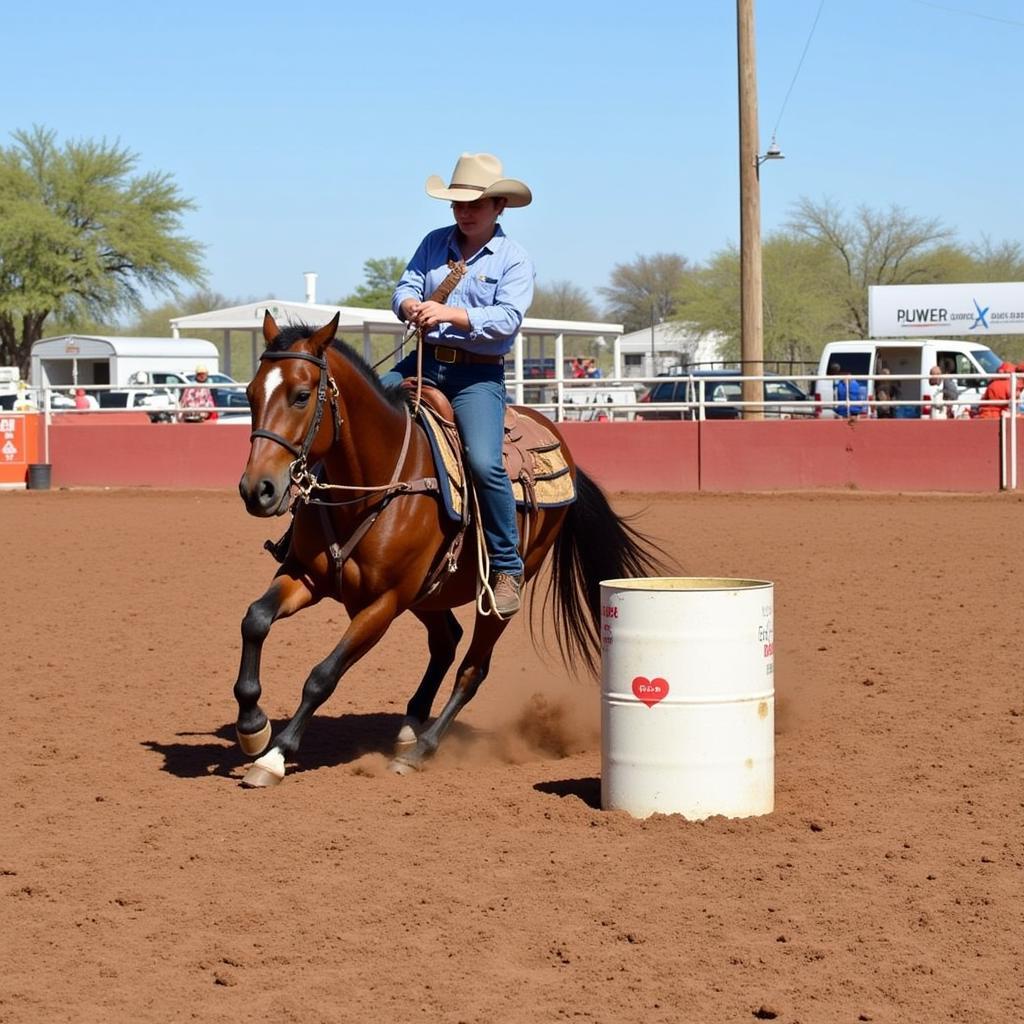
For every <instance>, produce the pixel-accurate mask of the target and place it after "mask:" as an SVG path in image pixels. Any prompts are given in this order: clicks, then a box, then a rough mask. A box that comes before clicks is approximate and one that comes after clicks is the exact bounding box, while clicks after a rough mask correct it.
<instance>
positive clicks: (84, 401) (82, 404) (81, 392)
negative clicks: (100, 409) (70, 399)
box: [75, 388, 90, 409]
mask: <svg viewBox="0 0 1024 1024" xmlns="http://www.w3.org/2000/svg"><path fill="white" fill-rule="evenodd" d="M75 408H76V409H88V408H90V406H89V398H88V396H87V395H86V393H85V388H76V389H75Z"/></svg>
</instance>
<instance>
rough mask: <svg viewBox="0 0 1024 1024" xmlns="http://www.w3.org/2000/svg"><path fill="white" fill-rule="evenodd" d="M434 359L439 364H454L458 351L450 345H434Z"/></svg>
mask: <svg viewBox="0 0 1024 1024" xmlns="http://www.w3.org/2000/svg"><path fill="white" fill-rule="evenodd" d="M434 358H435V359H436V360H437V361H438V362H439V363H454V362H455V360H456V359H458V358H459V350H458V349H456V348H452V346H451V345H435V346H434Z"/></svg>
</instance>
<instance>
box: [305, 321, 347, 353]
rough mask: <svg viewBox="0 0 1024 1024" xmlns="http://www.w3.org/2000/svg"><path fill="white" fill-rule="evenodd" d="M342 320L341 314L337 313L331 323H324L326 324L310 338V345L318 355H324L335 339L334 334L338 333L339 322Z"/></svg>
mask: <svg viewBox="0 0 1024 1024" xmlns="http://www.w3.org/2000/svg"><path fill="white" fill-rule="evenodd" d="M340 320H341V314H340V313H335V314H334V319H333V320H332V321H331V322H330V323H329V324H324V326H323V327H321V328H320V330H319V331H317V332H316V334H314V335H313V336H312V337H311V338H310V339H309V344H310V347H311V348H312V349H313V351H314V352H315V353H316V354H317V355H318V356H322V355H323V354H324V352H325V351H326V350H327V346H328V345H330V343H331V342H332V341H334V336H335V334H337V333H338V323H339V322H340Z"/></svg>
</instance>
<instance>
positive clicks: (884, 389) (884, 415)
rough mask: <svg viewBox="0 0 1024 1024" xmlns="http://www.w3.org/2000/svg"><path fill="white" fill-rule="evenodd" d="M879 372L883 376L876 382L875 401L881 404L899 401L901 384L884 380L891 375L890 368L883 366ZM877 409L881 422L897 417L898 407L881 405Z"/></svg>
mask: <svg viewBox="0 0 1024 1024" xmlns="http://www.w3.org/2000/svg"><path fill="white" fill-rule="evenodd" d="M878 372H879V374H880V375H881V376H880V377H879V379H878V380H876V381H875V401H876V402H881V403H884V402H896V401H898V400H899V397H900V386H899V383H898V382H897V381H894V380H888V379H884V378H887V377H888V375H889V367H887V366H881V367H879V370H878ZM877 409H878V414H877V415H878V418H879V419H880V420H891V419H892V418H893V417H894V416H895V415H896V407H895V406H892V405H879V406H878V407H877Z"/></svg>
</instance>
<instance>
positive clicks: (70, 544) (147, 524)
mask: <svg viewBox="0 0 1024 1024" xmlns="http://www.w3.org/2000/svg"><path fill="white" fill-rule="evenodd" d="M614 503H615V505H616V507H617V508H618V510H619V511H623V512H632V511H636V510H638V509H640V508H642V507H646V508H647V512H646V514H645V516H644V518H643V526H644V529H646V530H647V531H649V532H650V533H652V534H654V535H655V536H658V537H660V538H661V539H662V540H663V541H664V543H665V544H666V546H667V547H668V549H669V550H670V551H671V553H672V554H673V555H674V556H675V557H676V558H677V559H678V560H679V562H680V565H681V570H682V572H683V573H684V574H686V575H700V576H742V577H755V578H757V577H759V578H764V579H769V580H774V581H775V583H776V593H775V607H776V617H775V623H776V687H777V690H776V693H777V735H776V762H777V763H776V810H775V813H774V814H772V815H768V816H765V817H762V818H751V819H746V820H739V821H730V820H725V819H722V818H712V819H710V820H708V821H705V822H702V823H693V822H687V821H685V820H683V819H682V818H680V817H678V816H659V817H654V818H651V819H649V820H647V821H636V820H633V819H632V818H630V817H628V816H627V815H625V814H624V813H621V812H615V813H607V812H602V811H601V810H600V809H599V807H598V804H599V783H598V776H599V774H600V744H599V737H598V722H599V688H598V686H597V685H596V684H594V683H587V682H579V681H577V682H573V681H571V680H570V679H568V678H567V677H566V673H565V671H564V670H563V669H562V667H561V666H560V665H559V663H558V662H557V661H556V660H555V659H554V658H548V659H544V658H542V657H540V656H538V655H537V654H535V653H534V649H533V647H532V646H531V644H530V643H529V641H528V634H527V632H526V629H525V622H524V621H522V619H520V620H518V621H516V622H514V624H513V626H512V627H511V628H510V630H509V632H508V633H507V634H506V636H505V638H504V640H503V641H502V642H501V644H499V646H498V649H497V652H496V655H495V661H494V666H493V670H492V672H491V676H490V677H489V679H488V680H487V682H486V684H485V686H484V688H483V690H482V691H481V693H480V695H479V696H478V697H477V699H476V701H475V702H474V703H473V704H471V705H470V707H469V708H468V709H467V711H466V713H465V716H464V720H463V721H462V722H461V723H460V725H459V727H457V730H456V734H455V735H454V736H453V737H452V739H453V742H452V743H450V745H449V747H448V749H446V750H444V751H443V752H442V754H441V755H440V756H439V757H438V759H437V760H436V761H435V762H433V763H432V765H431V766H430V768H429V770H427V771H426V772H423V773H422V774H419V775H416V776H413V777H406V778H399V777H395V776H393V775H391V774H388V773H387V772H386V771H385V764H386V761H387V754H388V752H389V744H390V740H391V738H392V737H393V735H394V734H395V732H396V730H397V727H398V723H399V721H400V716H401V713H402V710H403V709H404V704H405V701H406V699H407V698H408V696H409V694H410V693H411V692H412V690H413V688H414V686H415V683H416V682H417V681H418V678H419V673H420V671H421V668H422V665H423V663H424V659H425V651H424V645H423V638H424V631H423V629H422V627H420V626H419V624H418V623H417V622H416V621H415V620H413V619H411V618H409V617H406V618H404V619H402V620H400V621H399V622H398V623H397V624H396V626H395V628H394V629H393V630H392V632H391V633H390V634H389V635H388V636H387V637H386V638H385V641H384V642H383V643H382V644H381V645H380V646H379V647H378V648H377V649H376V650H375V651H374V652H372V653H371V654H370V655H369V656H368V657H367V658H366V659H365V661H364V662H363V663H362V664H360V665H359V666H357V668H356V669H355V670H354V671H353V672H352V673H351V674H350V675H349V676H348V677H346V678H345V679H343V680H342V683H341V686H340V687H339V690H338V692H337V693H336V694H335V696H334V697H333V699H332V700H331V701H330V702H329V703H328V704H327V705H326V706H325V708H324V713H322V714H321V715H320V716H319V717H318V718H317V719H316V720H315V721H314V723H313V724H312V725H311V727H310V729H309V731H308V732H307V734H306V741H305V744H304V746H303V749H302V751H301V754H300V759H299V762H298V763H297V764H295V765H294V766H292V767H291V769H290V770H289V774H288V777H287V778H286V779H285V781H284V783H283V784H282V785H281V786H279V787H277V788H276V789H272V790H257V791H249V790H244V789H242V788H241V787H240V786H239V784H238V779H239V778H240V776H241V774H242V772H243V764H244V762H243V759H242V757H241V755H240V753H239V751H238V750H237V748H236V747H235V746H234V744H233V722H234V714H235V706H234V702H233V698H232V694H231V686H232V683H233V681H234V676H235V671H236V667H237V664H236V663H237V657H238V651H239V636H238V630H239V621H240V619H241V616H242V614H243V612H244V610H245V607H246V606H247V604H248V603H249V601H250V600H252V599H253V598H255V597H256V596H257V595H258V594H259V593H261V592H262V590H263V588H264V586H265V584H266V582H267V581H268V580H269V578H270V576H271V573H272V562H271V560H270V559H269V556H267V555H266V554H264V553H262V552H261V550H260V545H261V544H262V541H263V540H264V538H265V537H267V536H269V535H270V534H271V532H273V533H274V534H275V535H276V532H277V531H278V530H279V528H280V526H281V524H280V523H279V522H274V523H272V524H269V526H268V524H266V523H263V522H258V521H255V520H251V519H249V518H248V517H247V516H246V515H245V513H244V512H243V509H242V507H241V504H240V503H239V501H238V499H237V497H235V496H233V495H231V494H227V493H212V492H204V493H180V492H179V493H153V492H149V493H132V492H109V493H102V492H55V493H40V492H31V493H14V494H2V495H0V517H2V522H3V537H4V543H5V560H4V567H5V572H4V631H3V637H4V677H5V678H4V686H3V690H2V692H3V697H4V703H3V717H4V719H5V725H6V728H5V730H4V732H5V737H4V742H3V745H2V747H0V772H2V775H0V777H2V779H3V783H2V787H0V794H2V797H0V801H2V802H0V814H2V820H3V828H2V830H0V935H2V942H0V1021H3V1022H4V1024H22V1022H48V1024H50V1022H62V1021H68V1022H76V1024H81V1022H90V1021H118V1022H120V1021H132V1022H135V1021H147V1022H148V1021H152V1022H166V1021H186V1020H199V1021H204V1022H221V1021H223V1022H228V1021H231V1022H235V1021H239V1020H243V1019H253V1020H268V1021H275V1022H295V1024H299V1022H301V1024H317V1022H325V1024H327V1022H331V1024H334V1022H339V1021H340V1022H348V1021H360V1022H363V1021H395V1022H404V1021H419V1020H422V1021H444V1022H451V1024H457V1022H467V1024H469V1022H474V1024H475V1022H495V1021H498V1022H510V1024H518V1022H524V1024H525V1022H529V1024H537V1022H546V1021H557V1020H562V1019H566V1020H569V1019H572V1020H581V1021H600V1022H607V1024H613V1022H614V1024H631V1022H641V1021H643V1022H672V1024H677V1022H680V1021H685V1022H691V1021H692V1022H701V1024H704V1022H719V1021H727V1022H743V1021H757V1020H777V1021H780V1022H797V1021H799V1022H803V1024H818V1022H834V1021H835V1022H845V1021H849V1022H856V1021H878V1022H882V1021H886V1022H894V1021H901V1022H903V1021H911V1022H916V1021H921V1022H929V1024H932V1022H936V1021H963V1022H972V1024H978V1022H999V1024H1005V1022H1008V1021H1016V1020H1021V1019H1022V1018H1024V929H1022V927H1021V925H1022V920H1021V892H1022V891H1024V841H1022V837H1024V787H1022V770H1024V695H1022V690H1021V682H1020V680H1021V668H1020V657H1021V647H1020V637H1021V636H1022V635H1024V612H1022V602H1021V597H1020V591H1021V581H1022V580H1021V568H1020V566H1021V562H1020V555H1019V550H1018V548H1019V545H1018V543H1017V539H1018V537H1019V524H1020V522H1021V512H1022V506H1021V500H1020V499H1019V498H1017V497H1015V496H1010V495H1003V496H996V497H984V498H963V497H898V496H892V497H867V496H863V495H857V494H835V495H815V496H796V495H777V496H756V497H745V496H733V497H729V496H707V495H700V496H680V497H671V498H666V497H659V496H654V497H638V496H622V495H619V496H615V498H614ZM343 626H344V615H343V613H342V611H341V610H340V607H339V606H336V605H333V606H330V607H328V606H326V605H323V606H320V607H318V608H316V609H313V610H311V611H307V612H304V613H302V614H301V615H299V616H297V617H296V618H295V619H293V620H291V621H288V622H284V623H280V624H278V626H277V627H275V629H274V631H273V632H272V633H271V637H270V640H269V642H268V645H267V648H266V653H265V657H264V666H263V681H264V707H265V708H266V709H267V711H268V713H270V714H271V715H272V716H274V718H275V720H276V721H280V719H281V718H283V717H284V716H286V715H288V714H290V713H291V711H292V710H293V709H294V707H295V705H296V704H297V702H298V697H299V688H300V685H301V682H302V680H303V679H304V677H305V674H306V671H307V670H308V669H309V668H310V667H311V665H312V664H313V663H314V661H316V660H318V659H319V658H320V657H321V656H322V655H323V654H324V653H325V652H326V651H327V650H328V649H329V648H330V647H331V646H332V645H333V644H334V642H335V639H336V637H337V636H338V634H339V631H340V630H341V629H342V628H343ZM446 689H447V687H446Z"/></svg>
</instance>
